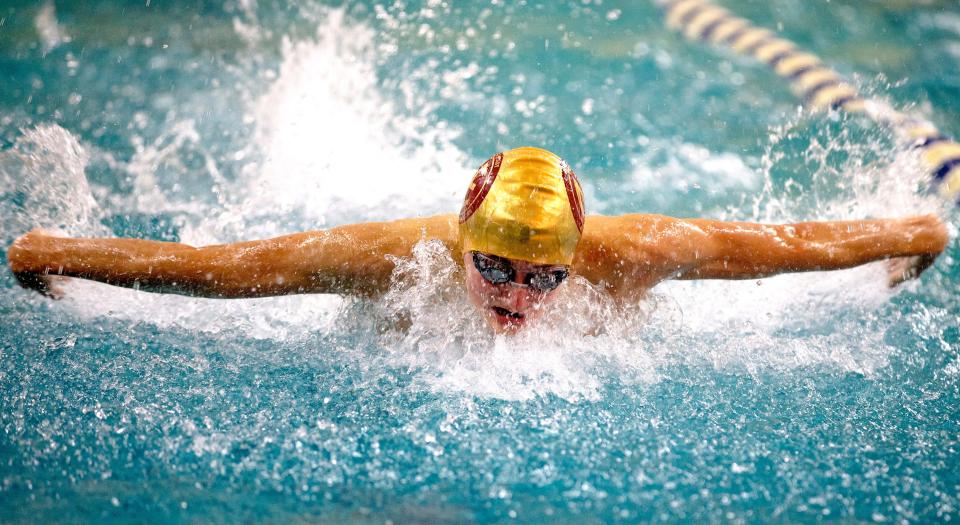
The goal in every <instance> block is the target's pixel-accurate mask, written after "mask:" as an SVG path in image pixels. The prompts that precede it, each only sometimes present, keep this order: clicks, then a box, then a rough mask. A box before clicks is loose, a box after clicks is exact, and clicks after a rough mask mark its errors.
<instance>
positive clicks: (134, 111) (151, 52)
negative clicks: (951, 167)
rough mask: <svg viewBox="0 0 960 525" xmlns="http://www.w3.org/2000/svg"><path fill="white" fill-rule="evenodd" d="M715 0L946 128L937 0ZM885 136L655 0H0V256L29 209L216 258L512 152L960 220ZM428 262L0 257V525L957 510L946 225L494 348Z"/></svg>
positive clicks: (775, 517)
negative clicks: (791, 86) (682, 27)
mask: <svg viewBox="0 0 960 525" xmlns="http://www.w3.org/2000/svg"><path fill="white" fill-rule="evenodd" d="M721 3H722V5H723V6H724V7H726V8H728V9H730V10H732V11H733V12H735V13H737V14H738V15H740V16H744V17H747V18H749V19H751V20H752V21H754V22H755V23H757V24H758V25H761V26H765V27H769V28H772V29H776V30H777V31H778V32H780V33H782V34H783V35H785V36H786V37H787V38H790V39H792V40H794V41H796V42H797V43H799V44H800V45H802V46H804V47H806V48H808V49H810V50H811V51H813V52H815V53H816V54H818V55H819V56H821V57H822V58H823V59H824V60H825V61H826V62H827V63H828V64H829V65H831V66H832V67H834V68H835V69H837V70H838V71H840V72H842V73H844V74H845V75H848V76H849V77H851V78H853V79H854V81H855V82H856V84H857V85H858V87H860V88H861V89H862V90H863V91H864V92H866V93H868V94H871V95H873V96H877V97H879V98H881V99H884V100H887V101H889V102H890V103H892V104H893V105H895V106H897V107H899V108H903V109H904V110H906V111H907V112H909V113H911V114H914V115H919V116H922V117H924V118H928V119H930V120H931V121H932V122H934V123H935V124H936V125H937V126H938V127H939V128H940V129H941V130H942V131H944V132H945V133H947V134H949V135H951V136H954V137H957V136H960V116H958V115H960V73H958V71H960V67H958V66H960V7H958V6H957V5H956V3H955V2H947V1H942V2H938V1H931V2H926V3H924V4H923V5H919V3H917V2H869V3H864V2H860V1H856V0H833V1H829V2H827V1H820V0H816V1H813V2H802V1H800V0H771V1H768V2H759V1H753V0H723V1H722V2H721ZM893 144H894V141H893V139H892V136H891V134H890V132H889V130H884V129H880V128H878V127H877V126H875V125H872V124H870V123H869V122H866V121H863V120H861V119H858V118H855V117H846V116H843V115H840V114H818V115H810V114H805V113H803V112H801V111H799V110H798V102H797V100H796V99H795V98H794V96H793V95H792V94H791V93H790V92H789V90H788V89H787V87H786V86H785V85H784V84H783V83H782V81H781V80H780V79H779V78H777V77H776V76H775V75H774V74H773V73H771V72H769V71H768V70H767V69H766V68H765V67H764V66H762V65H759V64H756V63H754V62H752V61H750V60H747V59H743V58H740V57H736V56H733V55H731V54H730V53H729V52H726V51H723V50H718V49H711V48H709V47H704V46H701V45H697V44H694V43H691V42H688V41H686V40H684V39H683V37H682V36H680V35H678V34H676V33H674V32H673V31H671V30H669V29H667V28H665V27H664V25H663V18H662V14H661V13H660V11H658V10H657V9H656V8H655V7H654V5H653V4H652V2H644V1H641V2H625V1H623V2H615V1H612V0H603V1H602V2H601V1H598V0H577V1H561V2H548V1H543V2H536V1H526V2H508V1H499V0H493V1H490V2H450V1H443V0H427V1H425V2H408V1H398V2H386V3H383V4H377V3H372V2H367V1H365V2H330V3H321V2H301V3H295V4H291V5H288V4H286V3H284V2H273V1H269V0H261V1H260V2H254V1H250V0H237V1H223V2H197V1H190V2H186V1H183V2H175V1H165V0H150V1H147V2H133V3H131V2H121V1H118V0H95V1H92V2H64V1H57V2H53V1H48V2H46V3H43V2H41V3H34V2H9V1H8V2H4V3H3V5H0V240H2V241H3V242H2V246H3V247H2V248H0V251H2V252H3V254H4V255H5V254H6V248H7V247H8V246H9V244H10V242H12V240H13V239H14V238H16V237H17V236H18V235H21V234H23V233H24V232H26V231H28V230H29V229H31V228H33V227H38V226H40V227H44V228H48V229H55V230H60V231H62V232H64V233H66V234H69V235H84V236H135V237H144V238H150V239H159V240H179V241H182V242H187V243H191V244H207V243H214V242H228V241H233V240H238V239H248V238H262V237H267V236H273V235H279V234H283V233H289V232H293V231H300V230H305V229H314V228H322V227H329V226H333V225H337V224H344V223H350V222H359V221H366V220H381V219H390V218H400V217H407V216H414V215H428V214H434V213H450V212H454V211H456V210H457V209H458V207H459V203H460V200H461V198H462V195H463V191H464V188H465V185H466V183H467V181H468V180H469V177H470V176H471V175H472V173H473V170H474V169H476V166H478V165H479V164H480V163H481V162H482V161H483V160H484V159H486V158H487V157H489V156H490V155H491V154H492V153H494V152H496V151H499V150H502V149H508V148H512V147H516V146H520V145H537V146H542V147H545V148H548V149H551V150H553V151H556V152H557V153H558V154H560V155H562V156H563V157H564V158H566V159H567V160H568V161H569V162H570V164H571V165H572V166H573V167H574V169H575V170H576V172H577V174H578V175H579V177H580V179H581V182H582V183H583V185H584V190H585V193H586V197H587V208H588V212H589V213H603V214H618V213H626V212H653V213H666V214H672V215H677V216H705V217H712V218H723V219H739V220H764V221H774V222H786V221H796V220H809V219H853V218H862V217H883V216H891V215H905V214H911V213H930V212H940V213H943V214H944V216H945V217H946V218H947V220H948V221H949V222H950V224H951V226H950V227H951V232H952V233H954V234H955V233H956V225H957V224H958V214H957V212H956V211H955V210H954V209H952V208H950V207H949V206H948V205H944V204H943V203H941V202H940V201H939V200H938V199H937V198H936V197H935V196H932V195H929V194H927V193H925V192H924V191H922V188H923V181H924V180H925V178H926V175H924V173H923V172H922V169H921V168H920V166H919V163H918V162H917V159H916V158H915V157H913V156H912V155H911V154H909V153H904V152H902V151H900V150H898V149H897V148H896V147H893ZM446 255H447V254H445V253H443V250H442V248H440V247H438V246H435V245H433V244H430V243H425V244H422V245H420V246H419V247H418V250H417V253H416V254H415V256H414V257H413V258H411V259H410V260H408V261H404V262H403V263H402V264H401V265H400V268H399V271H398V275H397V280H396V285H395V287H394V289H392V290H391V292H390V293H389V294H388V295H387V296H386V297H385V298H383V299H382V300H378V301H375V302H353V301H347V300H342V299H340V298H337V297H330V296H300V297H285V298H270V299H259V300H235V301H219V300H201V299H192V298H186V297H176V296H160V295H153V294H147V293H138V292H135V291H131V290H121V289H116V288H111V287H108V286H103V285H99V284H94V283H84V282H76V281H74V282H72V283H70V284H69V285H68V287H67V289H66V291H67V294H66V297H65V298H64V299H63V300H61V301H50V300H47V299H44V298H42V297H40V296H38V295H36V294H31V293H28V292H26V291H24V290H21V289H20V288H19V287H18V286H17V285H16V283H15V282H14V279H13V277H12V276H11V275H10V274H9V272H8V271H7V269H6V268H4V269H3V271H2V272H0V283H2V284H0V286H3V288H4V292H3V293H2V294H0V315H2V323H0V523H141V522H151V523H181V522H200V523H208V522H212V523H235V522H238V521H242V522H267V523H270V522H276V523H290V522H294V523H296V522H310V523H314V522H317V523H371V524H372V523H387V522H392V523H397V524H400V523H463V522H478V523H506V522H518V523H577V524H582V523H611V522H622V523H635V522H678V521H683V522H698V523H699V522H761V523H780V522H789V523H793V522H812V521H837V522H898V523H900V522H945V521H948V520H954V519H957V518H960V510H958V509H960V442H958V440H960V294H958V292H957V290H958V285H960V266H958V263H957V257H958V250H957V243H956V242H952V243H951V245H950V247H949V248H948V250H947V252H946V253H944V254H943V256H942V257H941V258H940V259H939V261H938V263H937V265H936V266H935V267H934V268H932V269H931V270H930V271H928V272H927V274H925V275H924V276H923V278H922V279H921V280H920V281H919V282H915V283H911V284H909V285H907V286H905V287H903V288H901V289H899V290H895V291H889V290H887V289H886V288H885V287H884V285H883V267H882V265H871V266H867V267H863V268H858V269H855V270H849V271H843V272H834V273H814V274H805V275H793V276H780V277H776V278H772V279H766V280H762V281H749V282H716V281H711V282H685V283H665V284H664V285H661V286H660V287H658V288H656V289H655V293H654V294H653V295H652V296H651V297H650V298H649V299H648V300H646V301H644V302H643V303H641V304H638V305H636V307H635V308H631V309H630V311H628V312H622V313H613V312H611V306H610V304H609V301H608V300H607V299H606V298H604V297H603V296H601V295H598V294H596V293H593V292H591V290H590V289H589V288H587V287H586V286H585V285H583V283H576V282H574V283H571V285H570V286H568V287H567V288H568V289H567V290H566V292H565V293H566V295H565V297H564V298H563V299H562V300H561V301H559V303H558V304H557V305H556V306H555V308H556V309H557V311H556V312H553V315H552V316H551V317H552V318H553V319H554V320H553V321H551V322H547V323H544V325H541V326H540V327H539V328H536V329H532V330H530V331H529V332H527V333H524V334H522V335H521V336H518V337H515V338H495V337H493V336H492V335H489V334H487V333H486V331H485V330H484V328H483V325H482V322H481V321H479V320H478V319H476V317H475V315H474V313H473V312H472V310H471V307H470V306H469V305H468V304H467V303H466V300H465V298H464V296H463V293H462V291H460V286H459V284H458V276H457V274H456V270H455V268H453V267H452V264H451V263H450V262H449V260H448V258H447V256H446ZM398 316H400V317H405V318H407V319H408V321H409V324H410V327H409V329H408V330H405V331H400V330H398V329H397V328H395V325H394V322H393V320H394V319H396V318H397V317H398ZM598 320H599V321H600V322H602V323H604V324H605V325H606V326H607V328H606V330H605V331H603V332H602V333H600V334H599V335H590V336H583V335H579V334H581V333H583V332H584V327H587V326H590V325H591V324H592V323H595V322H597V321H598Z"/></svg>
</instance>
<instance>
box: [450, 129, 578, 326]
mask: <svg viewBox="0 0 960 525" xmlns="http://www.w3.org/2000/svg"><path fill="white" fill-rule="evenodd" d="M583 223H584V213H583V192H582V191H581V189H580V183H579V182H578V181H577V177H576V175H574V173H573V170H571V169H570V167H569V166H567V164H566V163H565V162H564V161H563V160H561V159H560V157H558V156H556V155H554V154H553V153H550V152H549V151H546V150H543V149H539V148H517V149H513V150H510V151H505V152H503V153H498V154H496V155H494V156H493V157H491V158H490V159H489V160H487V161H486V162H484V163H483V165H482V166H480V169H479V170H478V171H477V174H476V175H474V177H473V181H472V182H471V184H470V187H469V188H468V189H467V196H466V198H465V199H464V202H463V209H462V210H461V211H460V246H461V253H462V254H463V263H464V268H465V269H466V271H467V279H466V284H467V293H468V296H469V297H470V300H471V302H473V304H474V305H476V306H477V307H478V308H479V309H480V310H481V311H482V312H483V314H484V316H485V318H486V319H487V321H488V322H489V324H490V325H491V327H492V328H493V329H494V330H495V331H497V332H510V331H514V330H517V329H519V328H521V327H523V326H524V325H525V324H526V323H527V322H528V321H530V320H532V319H533V318H535V317H536V316H537V315H538V314H539V312H540V311H541V307H542V306H543V305H544V304H545V303H546V302H547V301H548V300H549V299H550V297H551V295H552V293H553V291H554V290H555V289H556V288H557V287H558V286H559V285H560V283H561V282H562V281H563V280H564V279H565V278H566V276H567V274H568V272H569V266H570V264H571V263H572V262H573V257H574V253H575V252H576V249H577V244H578V243H579V242H580V236H581V234H582V233H583Z"/></svg>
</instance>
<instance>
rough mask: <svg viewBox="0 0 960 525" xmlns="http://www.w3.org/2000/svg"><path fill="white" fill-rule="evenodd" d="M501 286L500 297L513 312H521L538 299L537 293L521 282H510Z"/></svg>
mask: <svg viewBox="0 0 960 525" xmlns="http://www.w3.org/2000/svg"><path fill="white" fill-rule="evenodd" d="M501 288H502V290H503V295H502V296H501V299H502V300H503V301H504V302H506V303H507V304H506V305H505V306H506V307H507V308H509V309H511V310H513V311H514V312H523V311H525V310H527V309H528V308H530V307H531V306H532V305H534V304H535V303H536V302H537V301H539V300H540V294H539V293H537V292H535V291H533V290H532V289H531V288H530V287H528V286H525V285H522V284H517V283H513V282H511V283H507V284H506V285H505V286H502V287H501Z"/></svg>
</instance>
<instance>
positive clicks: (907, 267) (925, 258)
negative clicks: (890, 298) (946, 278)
mask: <svg viewBox="0 0 960 525" xmlns="http://www.w3.org/2000/svg"><path fill="white" fill-rule="evenodd" d="M937 255H938V254H933V255H916V256H913V257H897V258H896V259H890V260H889V261H887V286H889V287H890V288H895V287H896V286H898V285H900V284H902V283H904V282H906V281H909V280H910V279H916V278H917V277H920V274H921V273H923V271H924V270H926V269H927V268H929V267H931V266H933V262H934V261H936V260H937Z"/></svg>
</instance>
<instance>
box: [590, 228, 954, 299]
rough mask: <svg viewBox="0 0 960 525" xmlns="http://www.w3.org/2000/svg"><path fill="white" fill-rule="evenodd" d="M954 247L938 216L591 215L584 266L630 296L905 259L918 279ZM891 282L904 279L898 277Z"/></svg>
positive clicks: (595, 277) (598, 279)
mask: <svg viewBox="0 0 960 525" xmlns="http://www.w3.org/2000/svg"><path fill="white" fill-rule="evenodd" d="M947 242H948V235H947V230H946V227H945V226H944V224H943V222H942V221H940V219H938V218H937V217H935V216H932V215H925V216H919V217H907V218H902V219H878V220H861V221H830V222H803V223H796V224H780V225H773V224H757V223H747V222H724V221H714V220H707V219H676V218H672V217H666V216H662V215H624V216H620V217H590V218H588V221H587V227H586V228H585V230H584V237H583V240H582V241H581V245H582V247H583V250H582V252H583V253H582V254H581V257H580V259H579V261H578V263H577V265H578V267H580V268H583V270H584V271H582V272H581V273H583V274H584V275H585V276H586V277H587V278H588V279H590V280H591V281H594V282H603V283H605V284H606V286H607V287H608V288H609V289H610V290H611V291H612V292H619V293H630V292H635V291H641V292H642V291H644V290H646V289H648V288H650V287H652V286H653V285H654V284H656V283H657V282H659V281H662V280H665V279H670V278H676V279H756V278H760V277H768V276H772V275H776V274H780V273H787V272H806V271H821V270H838V269H843V268H850V267H853V266H858V265H861V264H865V263H868V262H871V261H877V260H883V259H894V258H902V257H910V258H916V259H912V261H913V263H912V265H905V266H912V268H903V269H902V270H903V272H901V274H900V275H901V276H903V275H904V273H907V272H910V271H913V272H914V273H916V274H918V273H919V271H922V270H923V269H924V268H925V267H926V266H922V264H924V263H925V264H926V265H927V266H929V264H930V263H931V262H932V260H933V259H935V258H936V256H937V255H939V254H940V252H942V251H943V249H944V248H945V247H946V245H947ZM917 270H919V271H917ZM912 276H915V275H906V277H912ZM900 280H902V279H900ZM890 282H891V285H892V284H896V282H897V276H896V275H894V273H891V280H890Z"/></svg>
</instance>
